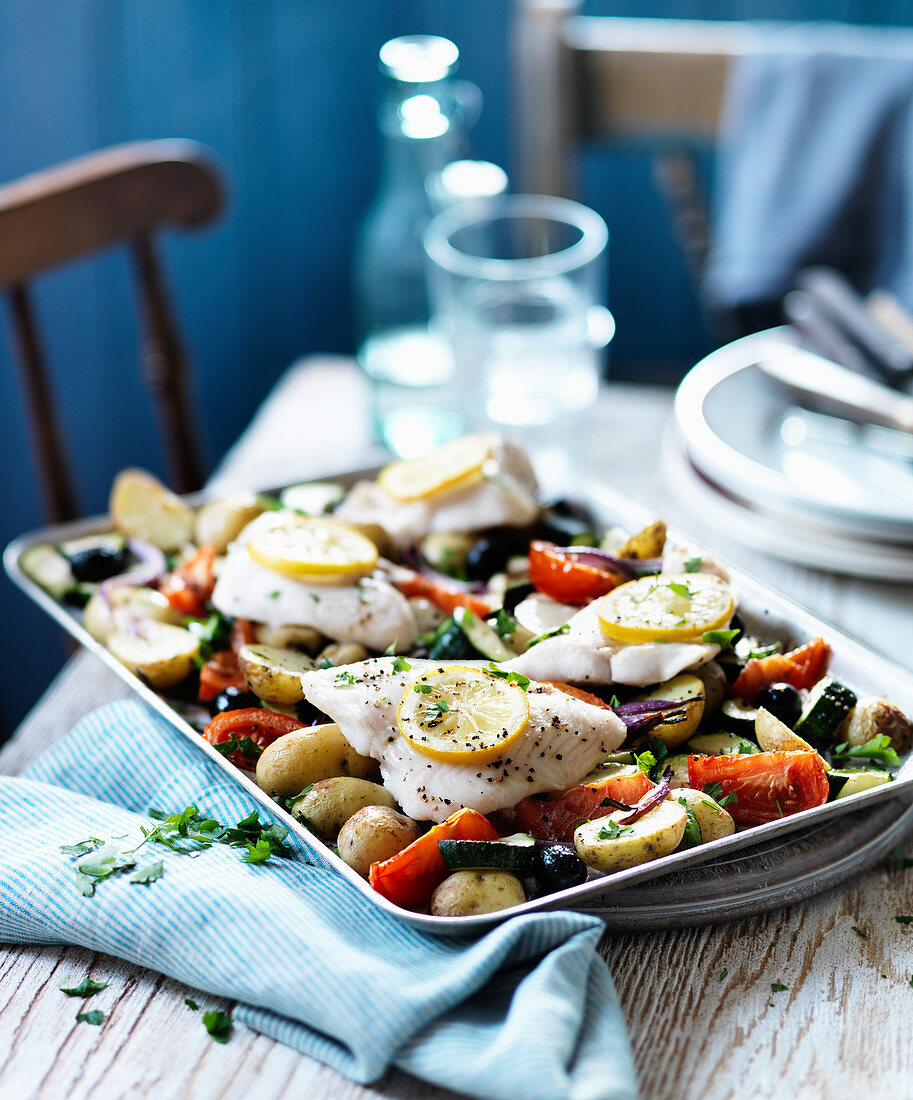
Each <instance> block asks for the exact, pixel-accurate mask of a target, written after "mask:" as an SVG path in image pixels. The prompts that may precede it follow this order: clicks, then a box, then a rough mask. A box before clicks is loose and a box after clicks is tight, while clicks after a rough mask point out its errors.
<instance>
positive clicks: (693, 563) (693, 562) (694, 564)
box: [685, 558, 704, 573]
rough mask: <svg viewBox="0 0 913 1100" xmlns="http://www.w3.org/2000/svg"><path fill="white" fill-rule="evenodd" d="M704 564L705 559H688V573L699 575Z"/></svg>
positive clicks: (686, 569)
mask: <svg viewBox="0 0 913 1100" xmlns="http://www.w3.org/2000/svg"><path fill="white" fill-rule="evenodd" d="M703 564H704V559H703V558H688V560H687V561H686V562H685V572H686V573H697V571H698V570H699V569H700V567H701V566H702V565H703Z"/></svg>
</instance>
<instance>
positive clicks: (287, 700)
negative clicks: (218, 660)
mask: <svg viewBox="0 0 913 1100" xmlns="http://www.w3.org/2000/svg"><path fill="white" fill-rule="evenodd" d="M238 666H239V667H240V669H241V675H242V676H243V677H244V679H245V680H246V681H247V684H248V687H249V688H250V689H251V691H252V692H254V694H255V695H259V696H260V698H261V699H264V700H265V701H266V702H267V703H278V704H279V705H280V706H283V707H290V706H294V705H295V703H300V702H301V700H302V699H303V698H304V692H303V691H302V690H301V674H302V673H303V672H312V671H313V670H314V669H315V668H316V667H317V664H316V662H315V661H313V660H312V659H311V658H310V657H307V656H305V655H304V654H303V653H299V652H298V651H297V650H296V649H279V648H278V647H276V646H268V645H260V643H259V642H257V643H255V644H254V645H245V646H242V647H241V649H240V650H239V651H238Z"/></svg>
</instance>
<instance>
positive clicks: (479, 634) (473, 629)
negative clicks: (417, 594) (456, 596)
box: [453, 607, 517, 661]
mask: <svg viewBox="0 0 913 1100" xmlns="http://www.w3.org/2000/svg"><path fill="white" fill-rule="evenodd" d="M453 621H454V622H455V623H456V624H457V626H458V627H459V628H460V630H462V631H463V633H464V634H465V635H466V637H467V639H468V640H469V643H470V645H471V646H472V647H473V649H477V650H478V651H479V653H481V654H482V656H483V657H488V658H489V660H492V661H509V660H511V659H512V658H513V657H516V656H517V654H516V653H515V652H514V651H513V650H512V649H511V648H510V646H507V645H505V644H504V642H502V641H501V639H500V638H499V637H498V634H497V633H496V631H494V630H492V628H491V627H490V626H489V625H488V623H486V622H483V621H482V620H481V619H480V618H479V616H478V615H475V614H474V613H473V612H472V611H470V610H469V608H468V607H458V608H456V610H455V611H454V613H453Z"/></svg>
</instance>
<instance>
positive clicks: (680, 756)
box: [663, 752, 691, 790]
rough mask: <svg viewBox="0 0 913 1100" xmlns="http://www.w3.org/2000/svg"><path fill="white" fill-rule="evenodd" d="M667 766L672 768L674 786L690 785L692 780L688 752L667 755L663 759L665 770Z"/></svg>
mask: <svg viewBox="0 0 913 1100" xmlns="http://www.w3.org/2000/svg"><path fill="white" fill-rule="evenodd" d="M666 768H671V769H672V788H673V790H674V789H675V788H676V787H690V786H691V781H690V780H689V778H688V754H687V753H686V752H679V753H676V754H675V756H667V757H666V759H665V760H664V761H663V771H665V769H666Z"/></svg>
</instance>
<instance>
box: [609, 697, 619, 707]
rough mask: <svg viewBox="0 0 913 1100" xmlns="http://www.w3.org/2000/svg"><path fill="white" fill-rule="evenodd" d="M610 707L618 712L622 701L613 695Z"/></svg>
mask: <svg viewBox="0 0 913 1100" xmlns="http://www.w3.org/2000/svg"><path fill="white" fill-rule="evenodd" d="M609 706H610V707H611V708H612V710H618V708H619V707H620V706H621V700H620V699H619V698H618V696H617V695H613V696H612V698H611V699H610V700H609Z"/></svg>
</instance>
